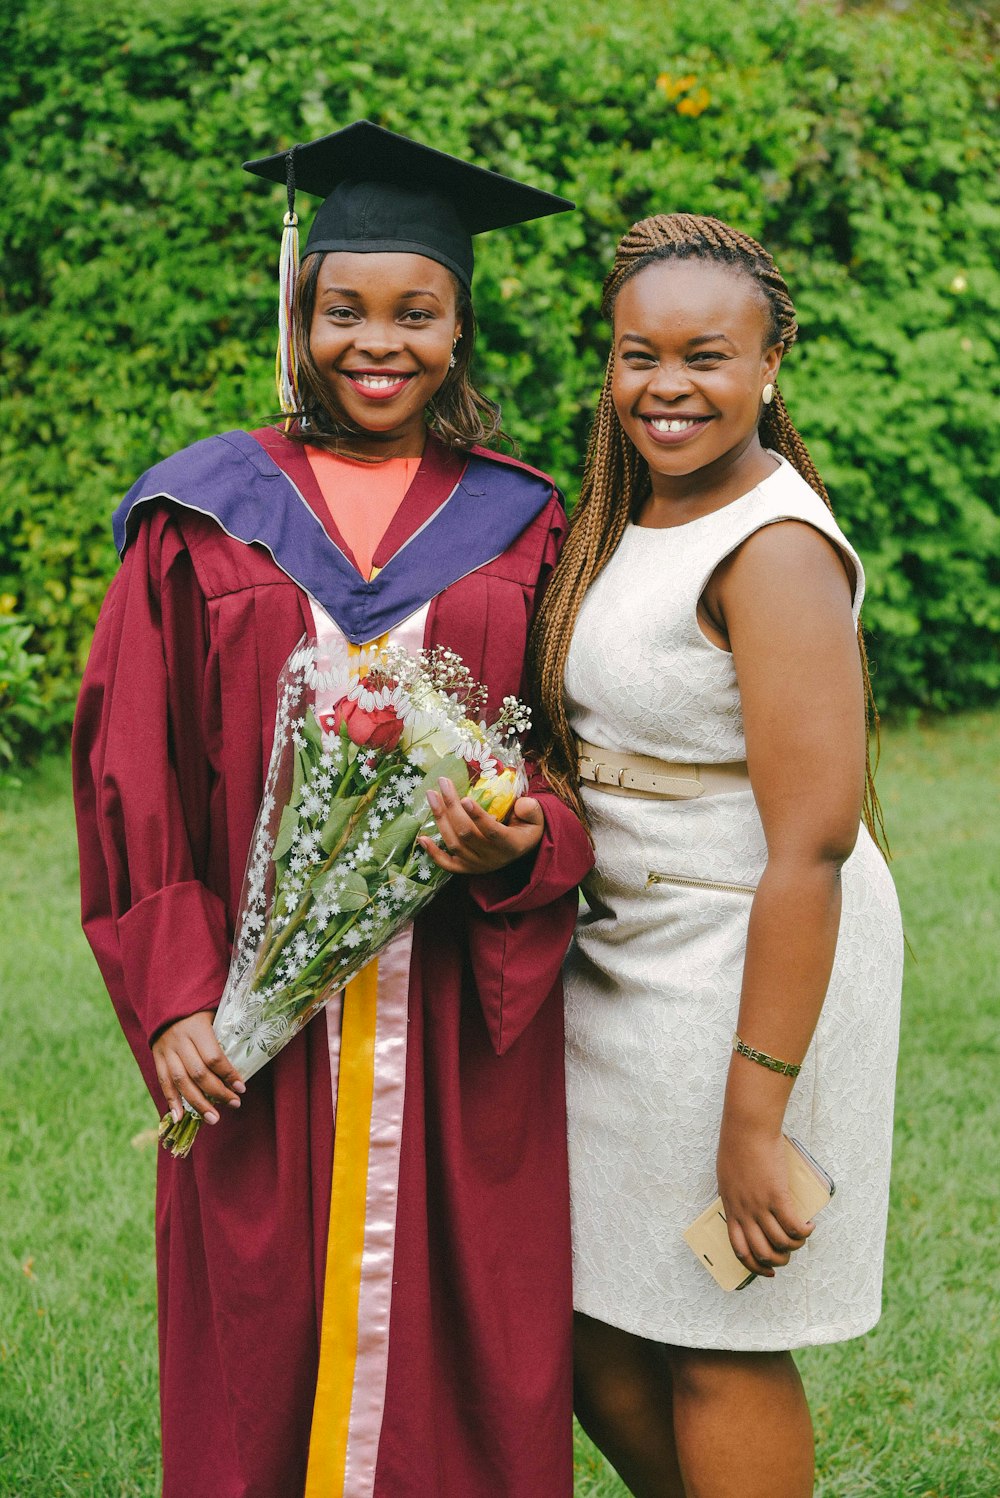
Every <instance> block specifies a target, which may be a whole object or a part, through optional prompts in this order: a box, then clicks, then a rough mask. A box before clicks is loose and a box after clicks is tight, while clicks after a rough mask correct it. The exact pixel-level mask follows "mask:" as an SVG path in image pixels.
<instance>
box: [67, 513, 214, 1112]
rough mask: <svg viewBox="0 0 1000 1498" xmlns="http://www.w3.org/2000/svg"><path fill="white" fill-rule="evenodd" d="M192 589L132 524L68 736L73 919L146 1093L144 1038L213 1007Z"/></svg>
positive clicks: (165, 551) (204, 634) (203, 651)
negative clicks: (76, 894)
mask: <svg viewBox="0 0 1000 1498" xmlns="http://www.w3.org/2000/svg"><path fill="white" fill-rule="evenodd" d="M208 654H209V641H208V631H207V623H206V604H205V599H204V597H203V595H202V593H201V590H200V588H199V586H198V582H197V578H196V575H195V570H194V566H193V563H192V560H191V557H190V554H189V552H188V551H187V548H186V546H185V545H184V542H183V539H182V537H181V535H180V532H179V530H178V528H177V526H176V524H175V522H174V521H173V520H172V519H171V517H170V515H169V513H157V514H155V515H154V516H153V517H152V518H151V519H150V520H149V521H148V522H147V523H145V524H144V525H143V526H142V527H141V528H140V531H139V534H138V535H137V537H136V539H135V542H134V543H133V545H132V546H131V547H130V549H129V551H128V552H127V553H126V556H125V560H124V562H123V564H122V567H121V570H120V572H119V573H118V575H117V577H116V578H115V581H114V583H113V584H112V587H111V589H110V592H109V594H108V596H107V598H106V600H105V604H104V608H103V610H102V613H101V617H100V620H99V622H98V626H97V631H96V634H95V637H94V644H93V647H92V650H91V655H90V659H89V662H88V664H87V669H86V672H85V674H84V680H83V687H82V691H81V695H80V701H79V706H78V709H77V715H76V722H75V725H74V733H73V783H74V796H75V802H76V815H77V828H78V835H79V844H80V883H81V904H82V917H83V926H84V930H85V932H86V935H87V938H88V940H89V942H90V945H91V947H92V948H93V951H94V955H95V957H96V958H97V962H98V966H99V967H100V969H101V973H102V975H103V977H104V980H105V983H106V984H107V987H108V991H109V993H110V995H111V998H112V1002H113V1004H114V1006H115V1009H116V1011H117V1014H118V1018H119V1020H120V1022H121V1025H122V1028H123V1029H124V1031H125V1035H126V1038H127V1040H128V1042H129V1045H130V1046H131V1048H132V1050H133V1052H134V1054H135V1057H136V1060H137V1061H138V1063H139V1066H140V1068H141V1070H142V1073H143V1076H144V1078H145V1080H146V1083H147V1085H148V1087H149V1089H150V1091H151V1092H152V1094H153V1096H154V1098H155V1099H156V1100H157V1101H158V1102H159V1101H160V1100H161V1099H160V1091H159V1087H158V1084H157V1080H156V1070H155V1066H154V1064H153V1060H152V1056H151V1054H150V1046H151V1045H152V1043H153V1041H154V1040H155V1039H156V1037H157V1035H158V1034H159V1033H160V1031H161V1030H163V1029H164V1028H165V1027H166V1026H167V1025H170V1024H172V1023H173V1022H174V1021H175V1020H178V1019H181V1018H184V1017H185V1016H188V1015H191V1014H194V1013H196V1012H197V1011H198V1010H201V1009H212V1008H214V1007H215V1006H216V1005H217V1004H218V1001H219V998H220V996H221V993H222V990H223V988H224V986H225V982H226V977H227V974H228V971H229V957H230V937H229V930H228V920H227V913H226V908H225V904H224V901H223V899H222V898H220V896H219V894H218V893H216V892H215V891H213V890H212V889H210V888H209V887H208V885H207V884H206V883H205V882H204V870H205V867H206V864H207V855H208V806H209V796H210V792H211V782H212V770H211V765H210V759H209V755H208V753H207V748H206V742H205V739H206V734H205V731H204V725H203V723H202V718H201V714H202V708H203V703H204V701H205V696H206V694H205V690H204V684H205V679H206V671H207V666H208Z"/></svg>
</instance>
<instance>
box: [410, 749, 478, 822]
mask: <svg viewBox="0 0 1000 1498" xmlns="http://www.w3.org/2000/svg"><path fill="white" fill-rule="evenodd" d="M442 775H444V776H447V778H448V779H449V780H450V781H451V782H452V784H453V785H454V787H455V790H456V791H457V792H458V794H459V795H460V796H465V795H467V794H468V790H469V767H468V765H467V764H466V763H465V760H464V759H460V758H459V756H458V755H457V754H445V755H444V756H443V757H442V758H441V759H439V760H437V761H436V762H435V763H434V764H433V765H431V767H430V769H429V770H428V771H427V773H426V774H425V775H424V778H423V780H422V781H421V782H420V784H419V785H418V786H417V788H416V790H415V791H414V792H413V795H412V796H411V797H410V807H411V808H412V810H413V811H415V812H420V813H423V812H424V810H425V809H426V806H427V792H428V790H431V791H436V790H437V788H438V781H439V780H440V779H441V777H442Z"/></svg>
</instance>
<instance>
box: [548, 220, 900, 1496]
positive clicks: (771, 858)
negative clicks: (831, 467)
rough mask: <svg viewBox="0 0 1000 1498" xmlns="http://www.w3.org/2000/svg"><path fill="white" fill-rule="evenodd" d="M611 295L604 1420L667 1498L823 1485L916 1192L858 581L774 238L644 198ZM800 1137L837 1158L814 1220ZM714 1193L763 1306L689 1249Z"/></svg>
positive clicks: (588, 801) (577, 708)
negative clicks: (801, 405)
mask: <svg viewBox="0 0 1000 1498" xmlns="http://www.w3.org/2000/svg"><path fill="white" fill-rule="evenodd" d="M604 305H605V311H606V312H607V313H608V314H609V315H611V316H612V317H613V323H614V342H613V346H612V351H611V357H610V359H609V365H608V375H607V379H606V382H605V386H604V390H603V393H602V396H601V400H600V405H599V407H598V412H597V418H596V421H595V424H594V429H593V434H592V437H591V443H590V449H589V452H588V461H587V467H586V473H585V478H584V485H583V493H582V497H581V501H580V505H579V507H578V510H577V515H576V518H575V521H574V525H573V528H572V530H571V532H570V537H569V540H568V542H567V544H566V547H565V550H564V552H563V555H562V559H561V561H560V563H559V567H558V569H557V571H556V574H555V576H554V578H553V581H552V583H551V585H550V587H549V591H548V593H547V595H546V599H545V603H544V606H543V611H542V614H541V617H540V619H539V622H538V626H537V630H536V635H535V641H534V654H535V664H536V672H537V677H538V694H537V695H538V697H539V699H540V703H541V716H542V723H543V732H546V733H547V740H548V750H547V756H546V758H547V764H546V769H547V772H548V775H549V778H550V780H551V781H552V783H553V784H554V785H555V786H556V787H557V788H558V789H560V791H561V792H562V794H563V795H564V796H565V797H566V799H567V800H569V801H570V802H571V803H572V804H575V805H577V806H578V808H579V809H581V810H582V811H583V812H584V814H585V816H586V818H587V820H588V822H589V825H590V829H591V832H592V835H593V839H594V844H595V849H596V854H597V867H596V870H595V873H594V875H593V876H592V878H591V879H590V880H589V882H588V883H587V885H586V886H585V891H586V895H587V901H588V907H589V908H588V911H587V912H586V914H585V915H584V916H583V917H582V919H581V922H580V925H579V927H578V931H577V937H576V943H575V947H574V951H573V953H572V954H571V958H570V964H569V968H568V973H567V1061H568V1089H569V1125H570V1163H571V1182H572V1196H573V1220H574V1279H575V1289H574V1304H575V1306H576V1311H577V1317H576V1321H577V1329H576V1384H577V1413H578V1415H579V1417H580V1420H581V1422H582V1423H583V1425H584V1427H585V1428H586V1429H587V1430H588V1431H589V1433H590V1434H591V1435H592V1437H593V1438H594V1439H595V1441H596V1442H597V1444H598V1445H599V1446H600V1447H601V1448H602V1449H603V1450H604V1451H605V1453H606V1454H607V1455H608V1457H609V1458H610V1460H611V1461H612V1462H613V1463H614V1464H615V1466H616V1467H617V1468H618V1470H619V1472H620V1473H621V1475H622V1476H623V1478H624V1479H625V1481H626V1482H627V1483H628V1484H629V1486H630V1488H631V1489H632V1491H633V1493H635V1494H637V1495H640V1498H653V1495H656V1498H681V1495H684V1498H730V1495H731V1494H734V1493H737V1492H738V1493H739V1494H740V1498H805V1495H808V1494H809V1493H811V1492H812V1489H813V1441H812V1426H811V1421H810V1417H809V1410H808V1406H807V1404H806V1400H805V1395H804V1392H803V1389H802V1385H801V1382H800V1380H799V1376H798V1373H797V1371H796V1368H795V1364H794V1361H793V1359H792V1357H791V1350H792V1349H793V1348H796V1347H802V1346H806V1345H810V1344H813V1343H820V1342H833V1341H838V1340H842V1339H846V1338H849V1337H854V1336H858V1335H859V1334H861V1333H862V1332H865V1331H867V1330H868V1329H869V1328H870V1327H871V1326H872V1325H873V1324H874V1323H875V1321H876V1320H877V1319H878V1316H879V1312H880V1301H881V1281H882V1253H883V1245H884V1238H885V1222H886V1208H887V1200H888V1180H889V1159H890V1145H891V1132H892V1102H893V1081H894V1072H895V1060H896V1046H897V1034H898V1013H899V995H900V983H901V971H902V932H901V925H900V918H899V908H898V905H897V902H896V896H895V891H894V889H893V885H892V880H891V878H890V876H889V873H888V869H887V867H886V864H885V861H884V859H883V857H882V854H881V852H880V851H879V848H878V847H877V846H876V841H875V838H876V834H877V829H878V828H879V826H880V814H879V809H878V803H877V800H876V798H875V793H874V787H873V784H872V779H871V771H870V765H868V763H867V761H868V756H867V745H866V741H867V733H866V723H867V702H868V701H870V689H869V686H868V672H867V665H866V661H865V653H864V645H863V643H861V646H860V649H859V630H858V615H859V610H860V606H861V600H862V596H863V593H864V574H863V571H862V567H861V563H860V561H859V559H858V557H857V555H856V553H855V552H854V550H853V549H852V547H851V546H850V544H849V543H848V541H847V540H846V538H845V537H844V535H843V533H842V532H841V530H840V529H839V527H838V525H837V523H836V521H835V519H834V518H833V515H832V513H831V509H830V504H829V500H828V497H827V494H826V490H825V488H824V486H823V484H822V481H821V480H820V478H819V475H818V474H817V473H816V470H815V468H814V467H813V464H812V462H811V460H810V458H809V455H808V453H807V451H806V448H805V445H804V444H803V442H802V439H801V438H800V437H799V435H798V433H797V431H796V430H795V428H794V426H793V425H792V423H791V420H790V418H789V416H788V413H787V411H786V409H785V406H784V403H783V401H782V399H781V396H780V394H779V393H778V391H777V388H776V381H777V376H778V369H779V365H780V363H781V359H782V356H783V354H784V353H785V351H786V350H787V348H788V347H789V345H790V344H791V343H792V342H793V341H794V339H795V336H796V332H797V327H796V321H795V312H794V308H793V307H792V303H791V300H790V298H789V295H788V290H787V287H786V286H785V283H784V281H783V279H782V278H781V276H780V274H779V272H778V271H777V268H776V267H775V265H774V262H773V261H772V259H771V257H770V256H769V255H768V254H767V252H766V251H765V250H763V249H762V248H761V247H760V245H758V244H757V243H756V242H755V241H754V240H752V239H750V238H748V237H747V236H746V235H743V234H741V233H739V232H737V231H736V230H733V229H731V228H729V227H728V226H726V225H724V224H720V223H719V222H718V221H717V220H714V219H709V218H698V217H694V216H691V215H686V214H674V215H668V216H660V217H656V218H651V219H647V220H645V221H643V222H642V223H639V224H636V225H635V226H634V227H633V228H632V229H631V230H630V231H629V233H628V234H627V235H625V237H624V238H623V240H622V241H621V243H620V245H619V247H618V253H617V256H616V259H615V264H614V267H613V269H612V271H611V274H610V275H609V277H608V280H607V282H606V284H605V303H604ZM597 764H600V765H601V766H602V768H601V769H600V770H599V771H596V770H595V766H596V765H597ZM595 773H596V774H597V777H598V779H597V781H595V780H594V778H593V777H594V775H595ZM588 776H589V777H590V778H589V779H588V778H587V777H588ZM609 781H613V782H615V783H614V785H613V786H612V788H611V790H609V789H608V784H607V783H608V782H609ZM799 1073H801V1074H799ZM783 1131H784V1132H787V1133H789V1134H792V1135H794V1136H795V1137H797V1138H798V1139H800V1140H801V1141H802V1143H803V1144H804V1145H805V1146H806V1147H807V1149H808V1150H809V1151H810V1153H811V1154H812V1155H813V1156H814V1157H815V1158H816V1159H817V1160H818V1161H819V1162H820V1163H821V1164H822V1165H823V1166H825V1167H826V1168H827V1170H829V1172H830V1173H831V1174H832V1175H833V1177H834V1178H835V1181H836V1188H837V1189H836V1195H835V1197H834V1199H833V1201H832V1203H831V1204H830V1206H829V1207H828V1209H827V1210H826V1211H825V1212H824V1213H823V1216H822V1217H821V1218H820V1219H819V1220H818V1222H817V1223H816V1224H815V1225H814V1224H811V1223H809V1222H807V1221H806V1219H805V1217H804V1216H803V1214H802V1213H801V1212H800V1211H799V1210H798V1208H797V1207H796V1205H795V1202H794V1200H793V1199H792V1197H791V1195H790V1192H789V1182H788V1173H787V1165H786V1161H785V1155H784V1146H783V1144H782V1133H783ZM717 1191H718V1192H719V1193H721V1196H722V1201H723V1207H724V1211H725V1216H726V1220H727V1223H728V1230H729V1237H730V1242H731V1244H732V1247H733V1250H734V1252H735V1253H736V1255H737V1257H738V1258H739V1259H740V1260H741V1262H742V1264H743V1265H744V1267H745V1268H746V1270H747V1271H748V1273H749V1272H751V1271H752V1272H754V1273H756V1274H757V1275H758V1278H757V1279H756V1280H755V1281H754V1282H753V1283H752V1284H750V1285H749V1286H748V1287H747V1288H746V1289H744V1290H742V1291H740V1292H739V1293H730V1294H727V1293H726V1292H724V1291H723V1290H722V1289H720V1288H719V1286H718V1285H717V1284H716V1283H715V1281H714V1280H713V1279H712V1278H711V1277H710V1275H709V1274H708V1272H707V1271H706V1270H705V1268H704V1267H703V1266H702V1265H700V1264H699V1262H698V1260H697V1259H696V1258H695V1256H694V1255H693V1254H692V1253H691V1251H690V1250H689V1248H688V1247H687V1245H686V1244H685V1242H684V1241H683V1238H682V1236H681V1235H682V1231H683V1229H684V1228H685V1227H687V1226H688V1224H689V1223H690V1222H691V1221H692V1220H693V1219H694V1218H695V1217H697V1216H698V1214H699V1213H700V1212H701V1211H702V1210H703V1209H704V1208H705V1207H707V1206H708V1204H709V1203H710V1201H711V1200H712V1198H713V1197H714V1196H715V1194H716V1192H717Z"/></svg>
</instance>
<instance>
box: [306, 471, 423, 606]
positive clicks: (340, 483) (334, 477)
mask: <svg viewBox="0 0 1000 1498" xmlns="http://www.w3.org/2000/svg"><path fill="white" fill-rule="evenodd" d="M306 455H307V457H308V459H309V466H310V468H311V469H312V471H313V474H314V475H315V478H316V482H317V484H318V485H319V487H320V492H321V493H322V495H323V499H324V500H325V501H326V506H327V509H328V510H329V511H330V514H331V516H332V517H333V522H334V524H335V525H336V527H337V529H338V530H339V531H340V534H341V535H342V536H343V538H344V540H345V541H346V542H347V544H348V546H349V547H350V548H351V551H352V552H353V553H354V558H355V561H356V562H357V565H358V571H359V572H360V573H361V576H362V577H363V578H365V579H366V580H368V581H370V580H371V575H372V558H373V557H374V555H375V552H376V551H377V550H378V544H379V542H380V541H381V539H382V537H383V536H384V535H385V533H386V531H387V530H388V529H389V526H390V524H391V523H392V520H393V517H394V516H395V514H396V511H397V510H398V509H399V507H400V505H401V504H402V502H403V496H404V495H405V493H406V491H407V489H408V488H409V487H410V485H411V484H412V482H413V480H414V478H415V477H416V473H417V469H418V468H419V467H420V461H421V460H420V458H386V459H384V461H383V462H381V463H358V462H356V461H355V460H354V459H353V458H342V457H340V456H338V455H337V454H335V453H330V452H326V451H325V450H324V449H323V448H319V447H307V448H306Z"/></svg>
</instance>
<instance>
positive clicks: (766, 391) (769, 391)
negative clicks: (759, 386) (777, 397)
mask: <svg viewBox="0 0 1000 1498" xmlns="http://www.w3.org/2000/svg"><path fill="white" fill-rule="evenodd" d="M760 398H761V400H762V401H763V402H764V404H765V406H769V405H770V404H771V402H772V401H773V400H774V386H773V385H771V384H767V385H765V386H764V388H763V390H762V391H761V393H760Z"/></svg>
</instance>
